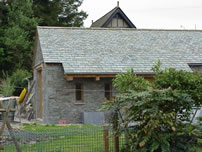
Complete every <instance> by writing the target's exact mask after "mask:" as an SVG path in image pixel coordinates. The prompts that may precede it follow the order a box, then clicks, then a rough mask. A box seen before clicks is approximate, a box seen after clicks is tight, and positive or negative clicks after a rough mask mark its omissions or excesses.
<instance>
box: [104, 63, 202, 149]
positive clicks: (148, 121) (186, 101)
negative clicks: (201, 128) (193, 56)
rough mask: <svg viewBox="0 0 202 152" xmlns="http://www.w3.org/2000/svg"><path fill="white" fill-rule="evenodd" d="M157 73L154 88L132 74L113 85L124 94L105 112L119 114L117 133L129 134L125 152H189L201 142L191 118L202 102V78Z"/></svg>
mask: <svg viewBox="0 0 202 152" xmlns="http://www.w3.org/2000/svg"><path fill="white" fill-rule="evenodd" d="M153 69H155V70H156V71H155V72H156V75H155V80H154V82H153V83H152V84H149V83H148V81H147V80H144V79H143V78H141V79H140V78H138V77H137V76H136V75H135V74H134V73H133V71H132V70H129V71H128V72H127V73H125V74H121V75H117V76H116V78H115V80H114V81H113V85H114V87H115V88H116V89H117V90H119V91H120V94H118V95H116V97H115V99H114V100H113V101H109V102H106V103H105V104H104V106H103V109H107V110H114V111H115V113H117V114H118V116H119V121H118V127H117V130H116V132H117V133H120V134H121V132H122V129H120V128H124V132H126V135H127V142H128V143H127V145H126V147H125V151H126V149H127V151H129V152H135V151H138V152H150V151H151V152H161V151H163V152H189V151H191V148H192V147H193V144H194V143H195V142H196V139H197V137H196V135H195V133H194V130H195V127H194V126H193V125H192V124H191V123H190V119H189V116H190V113H191V110H192V107H193V106H199V105H201V102H202V101H201V99H202V98H201V97H202V95H201V88H202V78H201V75H200V74H198V73H188V72H185V71H177V70H175V69H165V70H159V67H158V66H156V67H154V68H153ZM134 124H135V125H134Z"/></svg>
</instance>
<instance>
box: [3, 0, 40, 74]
mask: <svg viewBox="0 0 202 152" xmlns="http://www.w3.org/2000/svg"><path fill="white" fill-rule="evenodd" d="M1 6H3V7H4V8H6V11H7V13H6V17H5V19H3V20H4V22H3V23H2V24H3V27H4V28H3V30H2V31H1V32H2V37H1V38H0V44H1V49H0V52H1V58H4V60H3V61H2V60H1V62H3V67H2V69H1V71H2V70H6V71H9V72H10V73H11V72H12V71H14V70H16V69H19V68H24V69H30V67H31V64H32V62H31V61H32V47H33V41H34V33H35V29H36V26H37V24H38V22H39V19H37V18H35V17H33V11H32V1H31V0H13V1H11V2H4V3H2V4H1ZM2 12H3V11H2ZM4 12H5V11H4ZM4 14H5V13H4Z"/></svg>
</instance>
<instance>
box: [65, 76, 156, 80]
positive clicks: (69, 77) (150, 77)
mask: <svg viewBox="0 0 202 152" xmlns="http://www.w3.org/2000/svg"><path fill="white" fill-rule="evenodd" d="M115 76H116V74H65V78H66V79H67V81H73V79H74V78H94V79H95V80H96V81H100V79H101V78H115ZM137 76H138V77H144V78H145V79H147V80H149V81H150V80H151V81H152V80H153V79H154V75H153V74H137Z"/></svg>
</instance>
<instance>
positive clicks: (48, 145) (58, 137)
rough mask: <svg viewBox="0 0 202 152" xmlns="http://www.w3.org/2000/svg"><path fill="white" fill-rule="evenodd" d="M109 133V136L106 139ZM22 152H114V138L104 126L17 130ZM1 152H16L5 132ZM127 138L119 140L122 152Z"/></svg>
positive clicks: (111, 132)
mask: <svg viewBox="0 0 202 152" xmlns="http://www.w3.org/2000/svg"><path fill="white" fill-rule="evenodd" d="M106 131H107V136H106ZM14 134H15V138H16V139H17V141H18V143H19V144H20V148H21V150H22V152H114V151H115V148H114V147H115V145H114V135H113V131H112V129H111V128H107V130H106V128H104V127H103V126H93V127H92V126H87V127H76V128H74V127H70V128H62V129H41V130H34V129H33V130H32V131H28V130H19V129H17V130H16V129H15V130H14ZM0 141H1V145H3V147H4V150H0V152H1V151H2V152H3V151H4V152H16V149H15V145H14V143H13V141H12V140H11V137H10V135H9V133H8V131H7V129H5V132H4V134H3V136H2V139H1V140H0ZM124 143H125V141H124V135H121V136H120V137H119V144H118V145H119V149H121V147H122V146H123V145H124Z"/></svg>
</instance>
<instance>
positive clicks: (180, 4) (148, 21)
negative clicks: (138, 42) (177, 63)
mask: <svg viewBox="0 0 202 152" xmlns="http://www.w3.org/2000/svg"><path fill="white" fill-rule="evenodd" d="M119 2H120V7H121V9H122V10H123V11H124V12H125V14H126V15H127V16H128V17H129V19H130V20H131V21H132V22H133V24H134V25H135V26H136V27H137V28H139V29H142V28H144V29H145V28H146V29H195V26H196V29H202V0H119ZM116 5H117V0H84V2H83V4H82V5H81V8H80V9H82V10H84V11H86V12H87V13H88V15H89V16H88V18H87V19H86V20H85V22H84V26H85V27H89V26H90V25H91V22H92V20H94V21H96V20H97V19H99V18H100V17H102V16H103V15H104V14H106V13H107V12H109V11H110V10H112V9H113V8H114V7H115V6H116Z"/></svg>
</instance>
